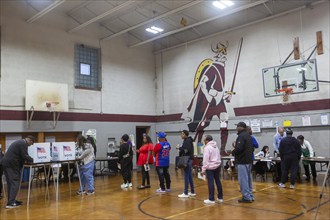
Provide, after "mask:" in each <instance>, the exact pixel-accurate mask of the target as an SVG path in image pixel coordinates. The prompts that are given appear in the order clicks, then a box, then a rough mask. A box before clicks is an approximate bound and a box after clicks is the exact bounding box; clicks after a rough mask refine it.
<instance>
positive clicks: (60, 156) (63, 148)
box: [52, 142, 76, 161]
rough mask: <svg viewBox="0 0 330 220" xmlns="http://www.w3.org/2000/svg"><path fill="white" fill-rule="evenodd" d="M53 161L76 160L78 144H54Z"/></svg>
mask: <svg viewBox="0 0 330 220" xmlns="http://www.w3.org/2000/svg"><path fill="white" fill-rule="evenodd" d="M52 154H53V155H52V156H53V161H65V160H74V159H75V157H76V144H75V143H74V142H54V143H52Z"/></svg>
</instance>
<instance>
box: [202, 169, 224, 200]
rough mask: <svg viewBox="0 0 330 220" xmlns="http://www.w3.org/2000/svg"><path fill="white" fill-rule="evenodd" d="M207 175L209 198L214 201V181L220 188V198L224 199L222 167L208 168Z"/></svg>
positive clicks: (218, 188)
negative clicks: (221, 178)
mask: <svg viewBox="0 0 330 220" xmlns="http://www.w3.org/2000/svg"><path fill="white" fill-rule="evenodd" d="M206 177H207V183H208V187H209V200H211V201H214V182H215V184H216V186H217V190H218V199H223V194H222V185H221V181H220V167H218V168H217V169H215V170H206Z"/></svg>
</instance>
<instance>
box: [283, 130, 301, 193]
mask: <svg viewBox="0 0 330 220" xmlns="http://www.w3.org/2000/svg"><path fill="white" fill-rule="evenodd" d="M292 134H293V131H292V130H291V129H290V128H288V129H286V137H285V138H283V139H282V140H281V142H280V148H279V151H280V157H281V166H282V177H281V182H280V183H279V184H278V186H279V187H280V188H285V187H286V186H285V183H286V182H287V181H288V172H289V170H290V172H291V176H290V189H294V188H295V182H296V178H297V173H298V167H299V160H300V157H301V146H300V144H299V142H298V140H297V139H296V138H295V137H293V136H292Z"/></svg>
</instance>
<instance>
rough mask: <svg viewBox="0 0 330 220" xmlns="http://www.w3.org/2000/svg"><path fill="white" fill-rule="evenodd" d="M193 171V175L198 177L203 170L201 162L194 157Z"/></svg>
mask: <svg viewBox="0 0 330 220" xmlns="http://www.w3.org/2000/svg"><path fill="white" fill-rule="evenodd" d="M192 169H193V174H195V175H197V174H198V172H200V170H201V169H202V166H201V164H200V161H199V159H198V157H197V156H194V159H193V162H192Z"/></svg>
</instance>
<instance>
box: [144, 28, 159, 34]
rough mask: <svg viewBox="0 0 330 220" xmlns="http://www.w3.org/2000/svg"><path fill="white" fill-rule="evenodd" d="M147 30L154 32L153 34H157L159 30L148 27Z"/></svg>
mask: <svg viewBox="0 0 330 220" xmlns="http://www.w3.org/2000/svg"><path fill="white" fill-rule="evenodd" d="M146 31H148V32H150V33H153V34H157V33H158V31H155V30H152V29H151V28H147V29H146Z"/></svg>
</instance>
